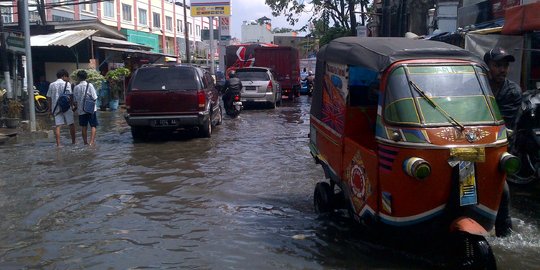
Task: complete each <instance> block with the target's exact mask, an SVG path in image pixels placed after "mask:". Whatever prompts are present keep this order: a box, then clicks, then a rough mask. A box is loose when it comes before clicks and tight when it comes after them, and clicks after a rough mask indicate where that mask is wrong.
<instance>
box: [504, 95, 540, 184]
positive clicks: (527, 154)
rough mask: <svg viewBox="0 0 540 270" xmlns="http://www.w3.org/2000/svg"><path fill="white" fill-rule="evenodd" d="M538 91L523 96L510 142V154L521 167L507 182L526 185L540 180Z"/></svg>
mask: <svg viewBox="0 0 540 270" xmlns="http://www.w3.org/2000/svg"><path fill="white" fill-rule="evenodd" d="M539 105H540V89H536V90H529V91H526V92H525V93H524V94H523V101H522V105H521V112H520V114H519V115H518V120H517V125H516V130H515V132H514V134H512V136H511V138H510V139H509V140H510V143H511V147H510V149H511V151H510V152H511V153H512V154H514V155H515V156H517V157H518V158H519V159H520V160H521V167H520V169H519V171H518V172H517V173H516V174H514V175H508V178H507V180H508V182H510V183H513V184H518V185H527V184H531V183H534V182H537V181H538V179H539V178H540V169H539V167H540V152H539V151H540V106H539Z"/></svg>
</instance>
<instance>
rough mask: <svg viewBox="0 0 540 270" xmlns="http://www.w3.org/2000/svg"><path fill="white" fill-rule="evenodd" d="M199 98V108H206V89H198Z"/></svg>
mask: <svg viewBox="0 0 540 270" xmlns="http://www.w3.org/2000/svg"><path fill="white" fill-rule="evenodd" d="M197 100H198V101H199V109H204V107H206V95H205V94H204V91H201V90H199V91H197Z"/></svg>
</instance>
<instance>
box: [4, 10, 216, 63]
mask: <svg viewBox="0 0 540 270" xmlns="http://www.w3.org/2000/svg"><path fill="white" fill-rule="evenodd" d="M44 2H45V6H47V7H50V8H45V18H46V21H48V22H51V21H72V20H75V21H78V20H98V21H100V22H102V23H103V24H106V25H109V26H112V27H115V28H117V30H119V31H121V32H122V33H123V34H125V35H126V37H127V41H130V42H134V43H138V44H142V45H146V46H149V47H151V48H152V51H154V52H159V53H164V54H168V55H174V56H177V57H179V58H184V59H185V53H186V46H185V44H186V40H185V32H184V31H186V26H187V32H188V39H189V42H190V54H191V55H192V57H193V56H198V55H207V50H208V48H209V46H208V41H203V40H202V38H201V31H202V30H203V29H210V19H209V18H208V17H191V15H190V6H189V4H186V13H187V14H186V17H187V20H185V19H184V7H183V3H184V2H185V1H184V2H183V1H179V0H176V1H175V0H111V1H83V0H71V1H67V2H66V1H61V0H44ZM29 4H30V6H33V7H32V8H30V22H39V21H41V19H40V16H39V12H38V11H37V10H36V8H35V5H36V1H35V0H30V1H29ZM0 8H1V11H2V19H3V20H4V22H6V23H10V22H18V19H19V16H18V15H17V14H18V13H17V12H16V10H17V0H13V1H10V2H2V3H0ZM213 23H214V29H217V27H218V20H217V17H216V18H215V19H214V21H213Z"/></svg>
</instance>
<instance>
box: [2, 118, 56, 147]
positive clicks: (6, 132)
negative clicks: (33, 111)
mask: <svg viewBox="0 0 540 270" xmlns="http://www.w3.org/2000/svg"><path fill="white" fill-rule="evenodd" d="M36 128H37V130H36V131H33V132H31V131H30V127H29V123H28V121H21V125H20V126H19V127H18V128H5V127H0V144H3V143H5V142H7V141H9V140H11V139H13V138H18V137H24V138H31V139H35V138H54V137H53V136H54V134H53V131H52V129H51V128H50V127H47V129H42V127H41V126H37V127H36Z"/></svg>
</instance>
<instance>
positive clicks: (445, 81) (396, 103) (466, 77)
mask: <svg viewBox="0 0 540 270" xmlns="http://www.w3.org/2000/svg"><path fill="white" fill-rule="evenodd" d="M413 85H417V86H418V87H419V88H420V89H421V90H422V91H423V92H425V94H426V96H427V97H428V98H429V99H430V100H428V99H426V98H425V97H422V96H421V95H420V93H419V92H418V91H416V89H414V88H413ZM488 85H489V84H488V79H487V74H486V73H485V72H484V70H483V69H482V68H481V67H480V66H475V65H455V64H453V65H416V66H415V65H402V66H399V67H397V68H395V69H394V70H393V71H392V73H391V74H390V76H389V77H388V83H387V86H386V95H385V105H384V117H385V120H386V121H388V122H394V123H398V124H410V125H450V124H452V123H449V121H448V117H446V116H445V115H444V114H443V113H441V111H444V112H446V113H447V114H448V115H449V116H451V117H452V118H454V119H455V120H456V121H458V122H459V123H461V124H494V123H497V122H499V121H501V120H502V117H501V114H500V112H499V109H498V107H497V105H496V103H495V97H494V96H493V94H492V92H491V90H490V89H489V86H488ZM431 101H433V103H435V104H436V106H438V107H440V108H435V107H434V104H433V103H432V102H431ZM441 109H442V110H441Z"/></svg>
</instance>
